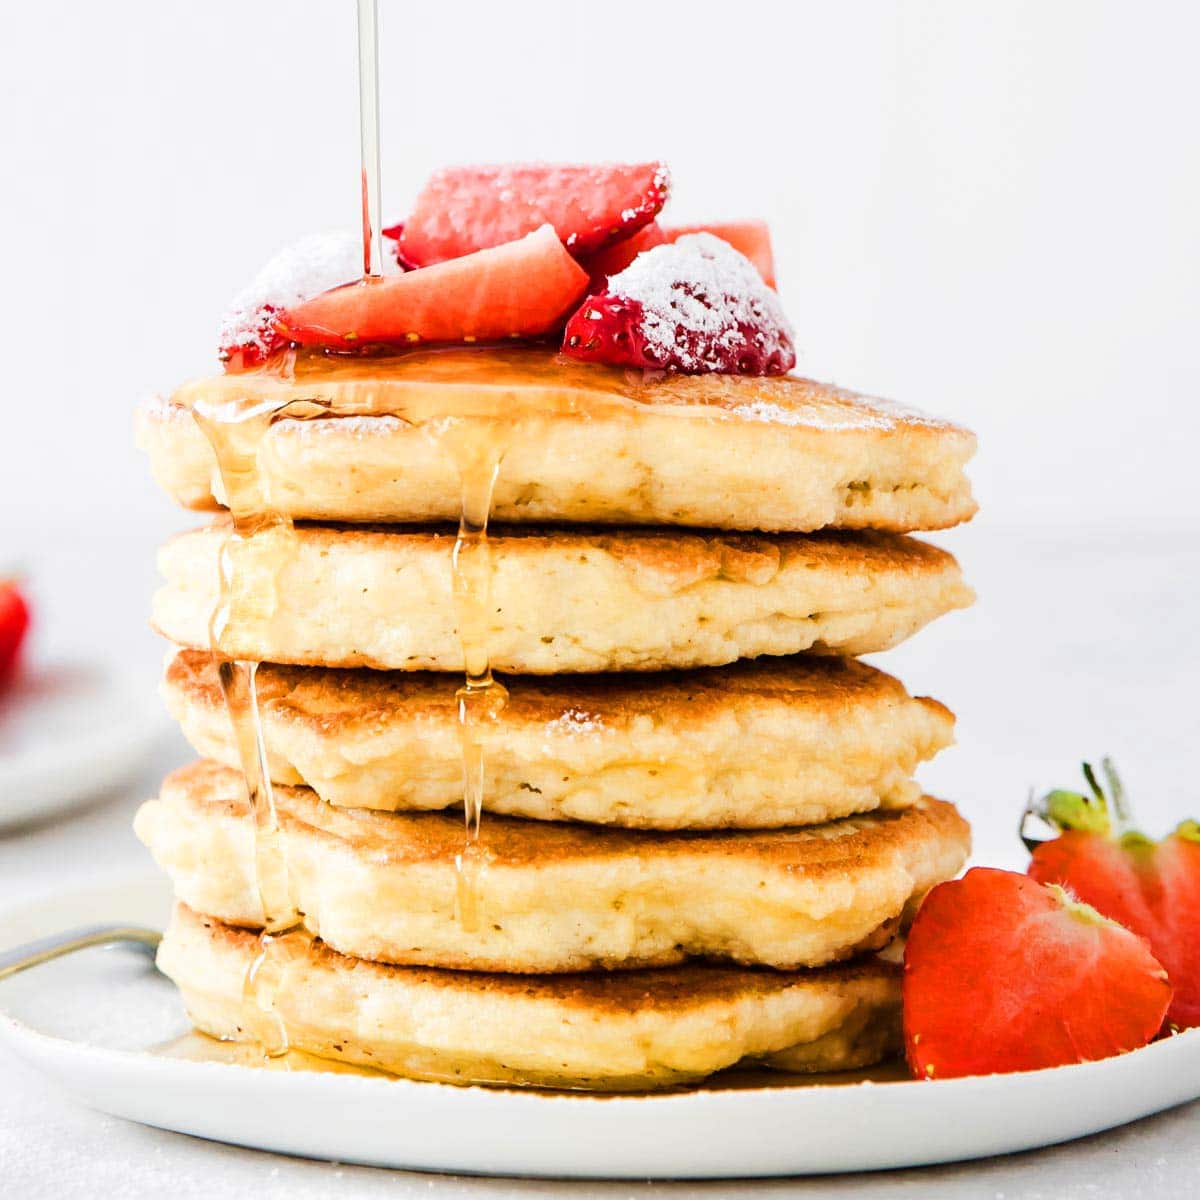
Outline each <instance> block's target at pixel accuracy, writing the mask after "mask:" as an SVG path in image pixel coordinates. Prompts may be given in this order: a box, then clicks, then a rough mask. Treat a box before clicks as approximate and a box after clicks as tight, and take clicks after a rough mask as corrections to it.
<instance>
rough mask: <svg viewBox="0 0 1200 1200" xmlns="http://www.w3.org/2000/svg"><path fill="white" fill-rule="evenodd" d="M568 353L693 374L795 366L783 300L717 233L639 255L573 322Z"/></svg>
mask: <svg viewBox="0 0 1200 1200" xmlns="http://www.w3.org/2000/svg"><path fill="white" fill-rule="evenodd" d="M563 349H564V351H565V352H566V353H567V354H571V355H573V356H575V357H578V358H584V359H589V360H591V361H595V362H610V363H617V364H626V365H637V366H642V367H666V368H668V369H673V370H677V371H682V372H685V373H687V374H704V373H708V372H719V373H723V374H743V375H780V374H783V373H785V372H787V371H789V370H791V368H792V367H793V366H795V363H796V352H795V349H794V348H793V344H792V330H791V326H790V325H789V324H788V320H787V318H786V317H785V316H784V313H783V308H782V306H781V305H780V303H779V297H778V296H777V295H776V294H775V292H774V291H773V290H772V289H771V288H769V287H767V285H766V284H765V283H764V282H763V279H762V276H761V275H760V274H759V272H758V270H757V269H756V268H755V266H754V264H753V263H751V262H750V260H749V259H748V258H746V257H745V256H744V255H742V254H739V253H738V252H737V251H736V250H735V249H734V248H733V247H732V246H730V245H729V243H728V242H724V241H722V240H721V239H720V238H718V237H714V236H713V235H712V234H710V233H695V234H688V235H685V236H683V237H681V238H679V239H678V241H676V242H674V243H672V244H669V245H665V246H657V247H655V248H654V249H651V250H647V251H645V252H643V253H641V254H639V255H638V256H637V258H635V259H634V261H633V262H632V263H631V264H630V265H629V266H628V267H626V268H625V270H623V271H621V272H620V273H619V274H617V275H613V276H612V277H611V278H610V279H609V281H608V287H607V288H606V289H605V291H604V292H603V293H601V294H599V295H597V296H592V297H589V298H588V300H586V301H585V302H584V304H583V306H582V307H581V308H580V309H579V311H578V312H577V313H576V314H575V316H573V317H572V318H571V320H570V322H569V323H568V325H567V336H566V340H565V341H564V344H563Z"/></svg>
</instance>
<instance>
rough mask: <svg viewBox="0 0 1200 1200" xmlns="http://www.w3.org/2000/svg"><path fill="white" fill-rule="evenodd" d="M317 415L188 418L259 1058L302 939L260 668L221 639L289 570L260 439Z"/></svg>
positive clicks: (277, 407)
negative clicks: (266, 736)
mask: <svg viewBox="0 0 1200 1200" xmlns="http://www.w3.org/2000/svg"><path fill="white" fill-rule="evenodd" d="M320 411H322V408H321V406H320V405H318V404H315V403H312V402H309V401H298V402H297V401H293V402H281V401H269V400H268V401H263V400H257V401H256V400H235V401H230V402H225V403H222V404H218V405H214V406H211V407H209V406H206V405H203V404H200V405H197V406H196V407H195V408H194V409H193V418H194V419H195V421H196V423H197V424H198V425H199V426H200V429H201V430H202V432H203V433H204V435H205V437H207V438H208V440H209V444H210V445H211V446H212V448H213V453H214V454H215V455H216V459H217V467H218V469H219V471H220V473H221V480H222V483H223V484H224V487H225V496H226V504H227V505H228V508H229V512H230V517H231V520H232V528H231V530H230V533H229V535H228V536H227V537H226V539H225V543H224V545H223V546H222V547H221V557H220V571H221V579H220V588H219V591H218V599H217V603H216V605H215V607H214V608H213V611H212V615H211V617H210V619H209V627H208V640H209V647H210V649H211V651H212V655H213V661H214V663H215V664H216V668H217V677H218V679H219V680H220V684H221V691H222V693H223V695H224V697H225V708H226V710H227V712H228V714H229V721H230V725H231V726H232V729H233V735H234V741H235V743H236V746H237V750H238V758H239V760H240V762H241V767H242V777H243V779H244V780H245V786H246V797H247V800H248V803H249V807H250V814H251V819H252V820H253V823H254V878H255V886H256V888H257V891H258V897H259V903H260V906H261V908H262V912H263V932H262V935H261V937H260V938H259V946H258V953H257V954H256V955H255V957H254V960H253V961H252V963H251V964H250V968H249V970H248V971H247V972H246V978H245V981H244V984H243V996H244V1004H243V1008H244V1022H245V1024H246V1025H247V1027H248V1031H249V1032H250V1034H251V1036H252V1037H253V1039H254V1040H255V1041H256V1042H258V1043H259V1044H260V1045H261V1046H262V1048H263V1052H264V1053H265V1054H267V1055H268V1056H271V1057H276V1056H280V1055H284V1054H286V1053H287V1050H288V1036H287V1030H286V1029H285V1027H284V1025H283V1022H282V1021H280V1020H279V1018H278V1016H277V1015H276V1013H275V1005H274V996H275V994H276V991H277V989H278V988H279V986H280V985H281V980H282V975H283V971H284V969H285V967H286V965H287V962H288V961H289V960H290V958H291V957H292V953H293V952H294V951H296V950H297V949H299V948H300V945H301V943H302V942H303V939H304V937H305V936H306V935H305V934H304V933H303V931H302V929H301V917H300V913H299V911H298V910H297V908H296V906H295V904H294V903H293V902H292V895H291V885H290V881H289V878H288V868H287V853H286V848H285V846H284V842H283V834H282V831H281V829H280V825H279V813H278V811H277V809H276V807H275V793H274V790H273V789H272V787H271V773H270V770H269V768H268V764H267V753H266V746H265V744H264V741H263V733H262V722H261V720H260V716H259V709H258V693H257V688H256V679H257V674H258V666H259V664H258V663H257V662H250V661H245V660H241V659H236V658H228V657H225V656H224V655H223V654H222V653H221V645H222V642H223V641H224V639H225V635H226V633H227V632H228V631H229V630H230V629H231V628H232V627H233V625H234V624H235V622H236V624H237V626H238V627H239V629H244V628H245V627H246V626H247V625H252V624H253V623H255V622H259V623H265V622H269V621H270V620H271V618H272V616H273V615H274V612H275V607H276V602H277V599H276V598H277V594H278V593H277V589H278V578H279V574H280V572H281V571H282V569H283V566H284V564H286V562H287V557H288V550H289V548H290V543H291V541H292V539H293V538H294V530H293V528H292V522H291V520H290V518H288V517H286V516H284V515H283V514H281V513H279V512H278V511H276V510H275V509H274V508H272V507H271V505H270V503H269V498H268V497H267V496H266V495H264V488H263V475H262V472H261V471H260V470H259V467H258V453H259V448H260V446H261V444H262V439H263V436H264V434H265V433H266V431H267V430H268V429H269V428H270V427H271V425H272V423H273V422H274V421H276V420H278V419H279V418H280V417H281V416H283V415H284V414H285V413H287V414H289V415H294V416H311V415H315V413H317V412H320Z"/></svg>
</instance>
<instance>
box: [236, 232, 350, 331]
mask: <svg viewBox="0 0 1200 1200" xmlns="http://www.w3.org/2000/svg"><path fill="white" fill-rule="evenodd" d="M362 267H363V246H362V234H361V233H358V232H352V231H349V230H335V231H330V232H327V233H313V234H309V235H308V236H307V237H302V238H300V240H299V241H296V242H293V243H292V244H291V245H290V246H285V247H284V248H283V249H282V250H280V251H279V253H278V254H276V255H275V256H274V257H273V258H272V259H270V261H269V262H267V264H266V265H265V266H264V267H263V268H262V270H261V271H259V272H258V274H257V275H255V277H254V278H253V279H252V280H251V281H250V282H249V283H248V284H247V285H246V286H245V287H244V288H243V289H242V290H241V291H240V292H238V294H237V295H236V296H235V297H234V298H233V301H232V302H231V304H230V305H229V308H228V309H227V310H226V312H225V315H224V316H223V317H222V318H221V343H220V344H221V347H222V349H234V348H237V347H245V346H253V347H255V348H256V349H258V350H259V351H260V352H262V353H267V352H268V351H269V349H270V334H271V321H270V316H271V314H272V313H275V312H282V311H284V310H286V309H288V308H291V307H293V306H294V305H297V304H299V303H300V302H301V301H303V300H308V299H310V298H311V297H313V296H318V295H320V294H321V292H326V291H328V290H329V289H330V288H334V287H338V286H339V285H341V284H343V283H350V282H351V281H352V280H355V279H357V278H358V277H359V276H360V275H361V274H362Z"/></svg>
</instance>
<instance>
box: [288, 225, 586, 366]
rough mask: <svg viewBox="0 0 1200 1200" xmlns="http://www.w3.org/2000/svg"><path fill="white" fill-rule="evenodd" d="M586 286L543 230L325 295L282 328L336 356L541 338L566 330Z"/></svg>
mask: <svg viewBox="0 0 1200 1200" xmlns="http://www.w3.org/2000/svg"><path fill="white" fill-rule="evenodd" d="M586 286H587V274H586V273H585V272H584V270H583V269H582V268H581V267H580V266H579V264H578V263H577V262H576V261H575V260H574V259H573V258H572V257H571V256H570V255H569V254H568V253H567V252H566V251H565V250H564V249H563V246H562V243H561V242H560V241H559V240H558V236H557V235H556V234H555V232H554V230H553V228H552V227H551V226H549V225H544V226H542V228H541V229H538V230H537V231H535V232H534V233H531V234H528V235H526V236H525V237H523V238H520V239H519V240H517V241H515V242H509V243H508V244H507V245H504V246H494V247H492V248H491V249H489V250H480V251H478V252H476V253H475V254H468V255H466V256H464V257H463V258H455V259H452V260H450V261H449V262H444V263H439V264H438V265H437V266H435V267H422V268H420V269H419V270H416V271H407V272H405V273H404V274H403V275H391V276H386V277H384V278H383V279H378V280H366V281H362V282H359V283H355V284H351V285H349V286H348V287H341V288H336V289H335V290H333V291H331V292H324V293H323V294H322V295H320V296H315V297H314V298H313V299H311V300H306V301H304V303H302V304H298V305H296V307H294V308H292V309H289V310H288V311H287V312H286V313H284V314H283V315H282V316H281V317H279V318H277V319H276V322H275V325H276V329H277V330H278V332H279V334H280V336H281V337H283V338H286V339H288V340H289V341H292V342H296V343H298V344H299V345H301V346H321V347H325V348H327V349H334V350H357V349H362V348H364V347H367V346H387V345H413V344H415V343H418V342H464V341H465V342H472V341H493V340H498V339H501V338H510V337H537V336H539V335H541V334H544V333H549V332H550V331H552V330H556V329H559V328H561V327H562V321H563V317H564V315H565V314H566V313H567V312H568V311H569V310H570V309H571V308H572V306H573V305H574V304H575V303H576V302H577V301H578V299H579V297H580V295H582V293H583V291H584V289H585V287H586Z"/></svg>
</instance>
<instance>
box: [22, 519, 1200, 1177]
mask: <svg viewBox="0 0 1200 1200" xmlns="http://www.w3.org/2000/svg"><path fill="white" fill-rule="evenodd" d="M14 538H15V539H16V542H17V558H18V559H19V561H22V562H23V563H24V565H25V568H26V570H27V572H28V573H29V575H30V577H31V579H33V580H34V581H35V584H36V590H37V593H38V606H39V607H38V613H39V618H40V625H41V633H40V637H39V641H38V644H37V646H36V647H35V651H36V653H38V654H39V655H40V656H56V657H69V656H71V655H75V654H81V653H82V654H88V655H90V656H94V655H96V654H97V653H102V654H103V655H104V656H105V657H106V658H111V659H113V660H114V661H119V662H121V663H122V664H123V665H124V667H126V668H127V669H131V670H134V671H136V672H139V673H140V674H142V675H143V676H144V678H145V680H146V686H147V688H150V687H153V686H154V680H155V675H156V670H157V665H158V662H159V661H160V660H161V657H162V647H161V646H159V645H157V644H156V643H155V641H154V639H153V638H152V637H150V636H149V635H148V634H147V633H146V632H145V629H144V624H143V614H144V612H145V608H146V601H147V596H148V592H149V589H150V587H151V586H152V585H153V579H154V574H153V566H152V548H151V547H150V546H149V545H147V544H145V543H144V542H143V541H140V540H139V539H131V538H124V539H123V538H110V539H105V538H99V539H97V538H89V539H78V540H73V541H67V540H54V541H51V542H50V543H49V544H47V543H45V542H44V541H43V542H38V543H33V542H32V541H31V542H30V544H28V545H24V546H23V545H21V543H20V539H19V533H17V532H16V531H14V536H13V537H10V538H9V539H8V542H9V544H12V542H13V540H14ZM940 540H942V541H943V542H944V544H947V545H948V546H950V547H951V548H952V549H953V550H954V551H955V552H956V553H957V554H958V556H959V558H960V560H961V561H962V562H963V565H964V568H965V569H966V571H967V574H968V577H969V578H970V580H971V581H972V583H974V584H975V586H976V587H977V588H978V590H979V593H980V602H979V604H978V605H977V606H976V607H975V608H974V609H972V610H971V611H970V612H969V613H965V614H956V615H954V616H951V617H948V618H946V619H945V620H943V621H941V622H939V623H937V624H936V625H934V626H933V627H932V628H931V629H929V630H926V631H925V632H924V633H923V634H922V635H920V636H919V637H917V638H916V639H915V640H914V641H913V642H911V643H910V644H908V645H906V646H904V647H901V648H900V649H899V650H897V651H893V652H892V653H891V654H889V655H886V656H884V657H883V659H882V660H881V662H882V665H884V666H885V667H887V669H889V670H892V671H894V672H895V673H896V674H898V675H900V676H901V678H903V679H904V680H905V682H906V683H907V684H908V685H909V687H910V689H911V690H913V691H916V692H926V693H929V694H933V695H936V696H938V697H939V698H940V699H942V700H943V701H945V702H946V703H948V704H949V705H950V706H951V707H952V708H954V709H955V710H956V712H957V713H958V715H959V731H958V732H959V744H958V746H957V747H956V748H955V749H954V750H952V751H949V752H947V753H946V754H945V755H943V756H942V758H941V759H940V760H939V761H938V762H937V763H935V764H932V765H931V766H930V767H928V768H927V769H926V771H925V772H924V776H923V777H924V779H925V781H926V784H927V786H928V788H929V790H931V791H934V792H936V793H939V794H941V795H944V796H947V797H949V798H952V799H954V800H955V801H956V802H958V803H959V804H960V805H961V806H962V808H963V809H964V811H965V812H966V814H967V815H968V816H969V817H970V819H971V820H972V823H973V825H974V827H975V840H976V857H977V859H979V860H980V861H987V862H989V863H993V864H997V865H1008V866H1014V867H1018V868H1019V867H1020V866H1022V865H1023V862H1024V856H1023V851H1022V850H1021V847H1020V844H1019V842H1018V841H1017V839H1016V835H1015V826H1016V821H1017V817H1018V815H1019V812H1020V809H1021V806H1022V802H1023V799H1024V796H1025V794H1026V791H1027V789H1028V788H1029V786H1031V785H1035V784H1036V785H1048V784H1051V783H1066V784H1071V783H1072V782H1073V781H1074V780H1075V778H1076V775H1077V761H1078V759H1079V758H1080V757H1082V756H1084V755H1090V756H1099V755H1101V754H1103V753H1105V752H1111V753H1113V754H1115V755H1116V756H1117V758H1118V761H1119V763H1120V764H1121V765H1122V767H1123V768H1124V774H1125V776H1126V782H1127V785H1128V786H1129V788H1130V790H1131V791H1132V793H1133V798H1134V801H1135V803H1136V804H1137V805H1138V809H1139V812H1140V814H1141V816H1142V823H1143V825H1144V826H1145V827H1146V828H1147V830H1148V831H1149V832H1152V833H1158V832H1161V831H1162V830H1163V829H1165V828H1166V827H1168V826H1169V825H1170V824H1173V823H1174V821H1175V820H1177V819H1179V818H1181V817H1183V816H1186V815H1196V816H1200V787H1198V786H1197V784H1196V782H1195V780H1196V766H1195V762H1194V751H1195V746H1196V741H1197V738H1196V734H1197V732H1198V728H1200V710H1198V709H1197V706H1196V704H1195V690H1194V684H1193V677H1194V676H1195V674H1196V669H1197V667H1198V666H1200V637H1198V635H1197V631H1196V624H1195V614H1196V604H1195V598H1194V592H1195V589H1196V585H1197V583H1198V582H1200V530H1196V529H1192V530H1188V529H1174V530H1165V529H1162V528H1158V529H1155V530H1150V531H1147V530H1132V529H1130V530H1120V529H1111V528H1110V529H1104V530H1096V529H1091V530H1074V531H1055V532H1048V531H1038V532H1034V531H1020V530H1003V529H992V528H989V527H988V525H987V523H986V522H985V521H980V522H977V523H976V524H975V525H974V526H971V527H968V528H967V529H964V530H960V531H956V532H955V533H953V534H950V535H946V536H945V537H944V538H943V539H940ZM187 754H188V752H187V750H186V748H185V747H184V745H183V743H182V741H181V740H177V739H176V738H175V737H174V735H169V736H168V737H166V738H165V739H164V744H163V747H162V749H161V752H160V753H159V755H158V761H156V762H155V763H154V764H152V767H151V768H150V769H148V770H147V772H146V774H145V777H144V779H142V780H141V781H140V782H139V784H138V785H136V786H134V787H132V788H130V789H128V791H127V792H125V793H124V794H122V795H118V796H113V797H109V798H107V799H106V800H103V801H101V802H99V803H97V804H96V805H94V806H93V807H91V808H89V809H87V810H86V811H83V812H81V813H78V814H76V815H74V816H73V817H70V818H68V819H63V820H60V821H55V822H53V823H50V824H46V825H42V826H37V827H32V828H28V829H23V830H17V831H14V832H12V833H10V834H8V835H0V940H3V933H4V917H3V912H4V909H5V908H6V907H12V906H14V905H21V906H24V905H25V904H26V903H28V902H30V901H36V899H37V898H38V897H39V896H44V895H47V894H49V893H51V892H53V891H55V890H57V889H60V888H73V887H76V886H83V885H86V884H89V883H92V882H96V881H100V880H103V879H105V878H113V877H117V876H120V875H121V874H122V873H123V872H127V871H129V870H130V869H134V868H139V869H144V867H145V865H146V862H147V859H146V855H145V852H144V851H143V849H142V848H141V846H140V845H139V844H138V843H137V842H136V841H135V839H134V837H133V835H132V833H131V832H130V829H129V823H130V819H131V817H132V813H133V811H134V808H135V807H136V805H137V803H138V802H139V800H140V799H141V798H142V797H143V796H145V795H148V794H150V792H151V791H153V790H154V787H155V784H156V782H157V779H158V778H159V777H160V776H161V775H162V774H163V773H164V772H165V771H166V770H167V769H169V768H170V767H171V766H172V765H175V764H177V763H180V762H182V761H185V760H186V758H187ZM0 803H3V798H2V797H0ZM0 1002H2V996H0ZM863 1137H864V1138H869V1137H870V1130H869V1129H864V1130H863ZM619 1152H620V1150H619V1147H614V1154H619ZM660 1192H661V1193H665V1194H673V1195H678V1194H689V1195H690V1194H704V1193H711V1194H712V1195H714V1196H718V1195H719V1196H759V1195H773V1194H796V1195H803V1196H818V1197H819V1196H842V1195H845V1196H855V1197H860V1196H861V1197H872V1198H874V1197H921V1198H925V1197H930V1198H938V1197H951V1196H953V1197H972V1198H973V1197H987V1198H993V1197H994V1198H995V1200H1002V1198H1004V1200H1013V1198H1015V1197H1030V1198H1033V1197H1045V1198H1047V1200H1069V1198H1075V1197H1081V1198H1082V1197H1106V1196H1135V1195H1137V1196H1147V1197H1154V1198H1155V1200H1159V1198H1163V1200H1166V1198H1171V1197H1194V1196H1197V1195H1200V1103H1197V1104H1192V1105H1189V1106H1185V1107H1184V1108H1180V1109H1176V1110H1174V1111H1172V1112H1169V1113H1165V1114H1161V1115H1159V1116H1157V1117H1152V1118H1149V1119H1147V1120H1145V1121H1141V1122H1138V1123H1137V1124H1135V1125H1131V1126H1128V1127H1126V1128H1125V1129H1122V1130H1118V1131H1115V1132H1112V1133H1109V1134H1104V1135H1101V1136H1098V1137H1094V1138H1090V1139H1087V1140H1086V1141H1082V1142H1076V1143H1072V1144H1069V1145H1065V1146H1060V1147H1054V1148H1051V1149H1048V1150H1042V1151H1036V1152H1031V1153H1028V1154H1021V1155H1014V1156H1011V1157H1007V1158H998V1159H992V1160H988V1161H986V1162H979V1163H965V1164H958V1165H950V1166H945V1167H935V1168H924V1169H920V1170H912V1171H900V1172H892V1173H887V1174H878V1175H873V1176H861V1175H860V1176H853V1177H846V1176H843V1177H838V1178H825V1179H808V1180H780V1181H760V1182H747V1183H744V1184H734V1183H729V1182H719V1183H713V1184H711V1185H704V1184H699V1185H698V1184H694V1183H691V1184H678V1185H676V1184H644V1185H631V1184H628V1183H619V1184H616V1183H614V1184H605V1183H595V1184H571V1185H568V1184H561V1183H553V1182H531V1181H515V1180H484V1179H468V1178H459V1177H450V1176H433V1175H420V1174H408V1173H399V1172H385V1171H377V1170H372V1169H368V1168H357V1167H354V1168H352V1167H343V1166H339V1165H336V1164H322V1163H314V1162H306V1161H301V1160H294V1159H286V1158H280V1157H276V1156H272V1155H265V1154H259V1153H255V1152H252V1151H248V1150H238V1149H233V1148H230V1147H226V1146H220V1145H215V1144H210V1143H206V1142H202V1141H198V1140H195V1139H191V1138H186V1137H182V1136H178V1135H175V1134H170V1133H164V1132H160V1131H158V1130H153V1129H145V1128H141V1127H139V1126H135V1125H131V1124H127V1123H125V1122H122V1121H118V1120H113V1119H111V1118H108V1117H104V1116H101V1115H99V1114H96V1113H92V1112H89V1111H86V1110H84V1109H81V1108H79V1107H77V1106H75V1105H74V1104H72V1103H70V1102H68V1101H66V1100H64V1099H63V1098H62V1097H60V1096H59V1095H58V1094H57V1093H56V1092H54V1091H53V1090H52V1089H51V1088H50V1087H49V1086H48V1085H46V1084H44V1083H43V1082H42V1080H41V1079H40V1078H38V1077H37V1076H35V1075H34V1074H33V1073H31V1072H30V1071H29V1070H28V1069H27V1068H25V1067H24V1066H23V1065H22V1064H20V1063H18V1062H16V1061H15V1060H12V1059H10V1058H8V1057H7V1056H2V1057H0V1196H4V1197H8V1196H12V1197H14V1198H21V1200H25V1198H30V1200H37V1198H40V1197H55V1198H59V1197H62V1198H71V1200H73V1198H74V1197H94V1196H100V1197H105V1200H123V1198H124V1197H140V1196H158V1195H169V1196H171V1197H172V1198H173V1200H187V1198H191V1197H204V1198H205V1200H208V1198H211V1197H224V1196H254V1197H256V1198H259V1200H273V1198H274V1197H280V1198H284V1197H286V1198H287V1200H307V1198H309V1197H313V1198H316V1197H321V1198H322V1200H323V1198H325V1197H341V1196H354V1197H376V1196H379V1197H384V1196H386V1197H406V1196H432V1197H447V1198H449V1197H459V1196H480V1197H490V1196H508V1195H529V1196H559V1195H564V1196H579V1197H584V1196H604V1197H608V1196H613V1197H617V1196H639V1195H643V1194H653V1193H660Z"/></svg>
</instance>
